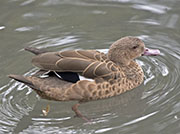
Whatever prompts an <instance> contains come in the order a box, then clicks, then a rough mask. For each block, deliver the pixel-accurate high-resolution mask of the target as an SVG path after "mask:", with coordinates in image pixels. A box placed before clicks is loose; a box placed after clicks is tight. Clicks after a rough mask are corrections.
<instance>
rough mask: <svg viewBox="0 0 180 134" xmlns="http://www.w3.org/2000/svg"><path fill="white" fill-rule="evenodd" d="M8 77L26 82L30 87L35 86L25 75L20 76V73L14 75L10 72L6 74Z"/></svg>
mask: <svg viewBox="0 0 180 134" xmlns="http://www.w3.org/2000/svg"><path fill="white" fill-rule="evenodd" d="M8 77H9V78H11V79H14V80H16V81H19V82H22V83H24V84H26V85H27V86H29V87H31V88H35V87H34V85H33V83H32V82H31V81H29V80H28V79H27V78H26V77H24V76H22V75H14V74H10V75H8Z"/></svg>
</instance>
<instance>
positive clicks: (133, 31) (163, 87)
mask: <svg viewBox="0 0 180 134" xmlns="http://www.w3.org/2000/svg"><path fill="white" fill-rule="evenodd" d="M2 3H6V2H2ZM11 4H13V6H12V5H11ZM6 5H8V6H12V9H14V10H13V13H14V14H13V16H15V17H12V16H11V15H10V14H12V10H11V9H10V8H8V10H7V9H5V8H4V7H6V6H3V8H0V10H2V12H3V15H2V16H1V17H0V20H2V21H1V22H0V33H1V35H2V36H3V38H1V37H0V39H1V41H2V44H1V47H2V49H1V52H2V53H1V54H0V58H1V61H2V62H1V63H0V69H1V72H2V74H6V75H8V74H9V73H10V72H15V73H17V74H19V73H21V72H24V71H25V70H26V69H28V70H29V71H27V73H25V74H24V75H32V74H33V73H35V72H36V71H37V68H33V67H32V66H31V65H29V64H28V65H26V63H28V62H29V60H28V61H26V59H25V60H24V58H25V57H26V56H27V55H28V53H25V52H24V51H18V50H22V48H24V47H26V46H34V47H38V48H47V47H51V48H49V49H58V50H61V49H71V47H72V46H73V47H75V48H80V49H82V48H87V49H91V48H101V49H99V50H100V51H103V52H107V48H108V47H109V42H111V41H113V40H116V39H117V38H119V37H122V36H126V35H134V36H138V37H139V38H141V39H142V40H144V42H145V44H146V45H147V47H150V48H157V47H158V49H160V50H161V56H158V57H141V58H139V59H137V62H138V63H139V64H140V65H141V66H142V68H143V70H144V73H145V80H144V83H143V84H142V85H141V86H140V87H138V88H136V89H134V90H132V91H130V92H127V93H125V94H122V95H120V96H117V97H113V98H110V99H105V100H99V101H92V102H88V103H84V104H82V105H81V107H80V110H81V111H82V112H83V114H84V115H87V116H88V117H90V118H92V119H93V122H91V123H85V122H84V121H82V120H81V119H79V118H74V117H73V116H74V113H73V112H72V111H71V106H72V105H73V104H74V103H75V102H52V101H46V100H43V99H40V98H39V97H38V96H37V95H36V94H35V93H34V91H32V90H31V89H30V88H28V87H27V86H25V85H23V84H21V83H19V82H16V81H13V80H9V79H6V78H5V76H3V77H0V78H3V81H5V83H6V84H3V82H2V84H1V87H0V132H1V133H3V132H4V133H5V132H7V133H9V132H11V133H22V134H24V133H78V134H84V133H121V134H129V133H138V134H144V133H147V134H152V133H167V134H169V133H179V128H180V126H179V121H180V103H179V96H180V92H179V88H180V85H179V76H180V62H179V59H180V43H179V42H180V40H179V37H180V36H179V34H180V33H179V32H178V31H179V23H178V22H179V13H178V12H177V9H179V7H178V6H176V5H177V2H176V1H175V0H172V1H170V2H168V1H166V2H162V1H161V2H160V1H152V0H149V1H145V0H91V1H90V0H85V1H84V0H83V1H82V0H73V1H72V0H64V1H62V0H45V1H43V2H40V1H37V0H26V1H23V2H21V1H11V2H9V3H8V2H7V3H6ZM19 7H21V9H20V8H19ZM15 11H16V12H15ZM19 16H20V17H19ZM82 39H84V40H82ZM101 41H102V42H101ZM11 43H13V47H12V44H11ZM16 44H18V45H16ZM20 45H21V46H20ZM10 48H11V49H10ZM104 48H106V49H104ZM9 50H12V51H11V52H13V54H10V53H8V55H7V52H9ZM14 50H15V51H14ZM9 55H10V56H9ZM31 56H32V55H30V54H29V57H28V58H29V59H31ZM6 57H7V58H6ZM2 58H3V60H2ZM9 58H10V59H11V60H10V63H9ZM15 63H17V64H15ZM29 66H30V68H29ZM32 68H33V69H32ZM47 104H50V105H51V110H50V112H49V114H48V116H47V117H44V116H43V115H42V112H41V110H42V108H44V107H46V105H47Z"/></svg>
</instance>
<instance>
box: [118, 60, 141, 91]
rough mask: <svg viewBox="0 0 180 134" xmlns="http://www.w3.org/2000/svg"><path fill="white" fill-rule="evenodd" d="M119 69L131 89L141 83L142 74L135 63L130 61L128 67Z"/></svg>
mask: <svg viewBox="0 0 180 134" xmlns="http://www.w3.org/2000/svg"><path fill="white" fill-rule="evenodd" d="M121 68H122V70H123V72H124V74H125V76H126V79H127V84H129V83H130V84H131V86H132V88H135V87H137V86H138V85H140V84H141V83H142V82H143V79H144V72H143V70H142V68H141V67H140V66H139V65H138V64H137V63H136V62H135V61H131V62H130V64H129V65H128V66H121Z"/></svg>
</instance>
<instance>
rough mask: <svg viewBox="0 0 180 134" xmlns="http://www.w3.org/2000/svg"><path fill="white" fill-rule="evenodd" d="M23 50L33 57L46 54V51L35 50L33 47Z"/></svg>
mask: <svg viewBox="0 0 180 134" xmlns="http://www.w3.org/2000/svg"><path fill="white" fill-rule="evenodd" d="M24 50H26V51H29V52H31V53H33V54H35V55H39V54H42V53H46V52H48V51H46V50H44V49H38V48H35V47H26V48H24Z"/></svg>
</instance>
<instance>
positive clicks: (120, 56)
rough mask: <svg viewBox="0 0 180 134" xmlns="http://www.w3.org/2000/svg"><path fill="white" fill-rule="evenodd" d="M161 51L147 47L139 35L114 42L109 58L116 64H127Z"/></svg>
mask: <svg viewBox="0 0 180 134" xmlns="http://www.w3.org/2000/svg"><path fill="white" fill-rule="evenodd" d="M159 54H160V51H159V50H157V49H155V50H153V49H148V48H145V45H144V43H143V41H142V40H140V39H138V38H137V37H131V36H128V37H123V38H121V39H119V40H117V41H116V42H114V43H113V44H112V45H111V46H110V48H109V52H108V58H109V59H110V60H111V61H113V62H115V63H116V64H120V65H124V66H127V65H129V64H130V62H131V61H132V60H134V59H135V58H137V57H140V56H142V55H148V56H151V55H152V56H155V55H159Z"/></svg>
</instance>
